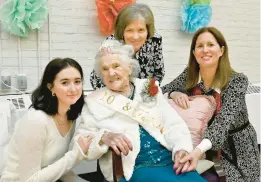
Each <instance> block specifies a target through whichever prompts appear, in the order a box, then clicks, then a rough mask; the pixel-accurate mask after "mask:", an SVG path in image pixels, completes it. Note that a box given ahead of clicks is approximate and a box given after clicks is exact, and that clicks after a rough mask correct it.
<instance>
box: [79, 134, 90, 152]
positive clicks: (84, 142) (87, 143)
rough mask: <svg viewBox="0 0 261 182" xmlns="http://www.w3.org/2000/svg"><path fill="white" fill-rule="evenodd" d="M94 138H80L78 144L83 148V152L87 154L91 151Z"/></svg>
mask: <svg viewBox="0 0 261 182" xmlns="http://www.w3.org/2000/svg"><path fill="white" fill-rule="evenodd" d="M92 139H93V136H92V135H88V136H80V137H79V139H78V141H77V142H78V144H79V146H80V147H81V149H82V151H83V152H84V153H87V152H88V150H89V146H90V144H91V142H92Z"/></svg>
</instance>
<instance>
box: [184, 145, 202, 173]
mask: <svg viewBox="0 0 261 182" xmlns="http://www.w3.org/2000/svg"><path fill="white" fill-rule="evenodd" d="M202 155H203V153H202V152H201V150H200V149H199V148H197V147H196V148H195V149H194V150H193V152H191V153H190V154H188V155H187V156H185V157H183V158H182V159H181V160H180V163H187V162H190V166H189V167H188V168H187V170H186V171H185V172H189V171H194V170H196V167H197V164H198V160H199V159H200V158H201V156H202ZM182 173H183V170H182Z"/></svg>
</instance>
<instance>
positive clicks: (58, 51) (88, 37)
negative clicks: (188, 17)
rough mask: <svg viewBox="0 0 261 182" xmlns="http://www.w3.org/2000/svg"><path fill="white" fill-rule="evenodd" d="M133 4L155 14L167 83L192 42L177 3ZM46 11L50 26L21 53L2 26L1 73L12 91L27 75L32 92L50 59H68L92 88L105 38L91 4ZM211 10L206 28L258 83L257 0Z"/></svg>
mask: <svg viewBox="0 0 261 182" xmlns="http://www.w3.org/2000/svg"><path fill="white" fill-rule="evenodd" d="M1 1H3V0H1ZM137 2H138V3H147V4H148V5H149V6H150V7H151V9H152V11H153V12H154V15H155V19H156V29H157V31H158V32H159V33H160V34H161V35H162V36H163V50H164V59H165V67H166V76H165V78H164V80H163V84H165V83H168V82H169V81H171V80H172V79H173V78H174V77H176V76H177V75H178V74H179V73H180V72H181V71H182V70H183V68H184V67H185V65H186V64H187V60H188V53H189V47H190V41H191V38H192V36H191V35H188V34H185V33H183V32H181V31H180V30H179V29H180V17H179V12H180V0H161V1H159V0H137ZM49 6H50V19H49V21H48V20H47V21H46V23H45V25H44V26H43V27H42V29H41V30H40V32H39V35H38V34H37V32H31V33H30V36H29V37H28V38H21V40H20V48H19V44H18V42H19V40H18V38H17V37H15V36H11V35H9V34H8V33H6V32H4V31H3V30H2V27H1V39H0V72H4V73H5V72H9V73H11V74H12V75H13V76H12V82H13V83H12V85H13V86H15V85H16V84H15V79H16V78H15V75H16V74H17V73H19V72H21V73H26V74H27V75H28V83H29V84H28V85H29V90H32V89H34V88H35V87H36V85H37V83H38V81H39V79H40V76H41V74H42V70H43V69H44V67H45V66H46V64H47V63H48V61H49V60H50V58H54V57H72V58H74V59H76V60H77V61H78V62H79V63H80V64H81V65H82V67H83V69H84V72H85V82H86V83H85V88H86V89H90V88H91V86H90V83H89V73H90V71H91V69H92V65H93V58H94V55H95V52H96V50H97V49H98V47H99V45H100V43H101V42H102V40H103V39H104V37H103V36H101V35H100V33H99V29H98V20H97V13H96V6H95V1H94V0H49ZM212 8H213V16H212V21H211V23H210V25H212V26H216V27H218V28H219V29H220V30H221V31H222V32H223V34H224V36H225V38H226V40H227V42H228V45H229V49H230V50H229V51H230V58H231V63H232V66H233V67H234V68H235V69H236V70H237V71H239V72H244V73H245V74H246V75H247V76H248V77H249V80H250V81H252V82H260V62H259V60H260V44H259V42H260V37H259V35H260V21H259V19H260V15H259V12H260V5H259V0H248V1H232V0H213V1H212ZM49 26H50V27H49ZM49 31H50V32H49ZM49 40H50V41H49ZM38 42H39V44H38ZM19 49H20V51H19ZM19 52H20V61H19ZM19 63H20V65H21V67H20V68H21V71H19Z"/></svg>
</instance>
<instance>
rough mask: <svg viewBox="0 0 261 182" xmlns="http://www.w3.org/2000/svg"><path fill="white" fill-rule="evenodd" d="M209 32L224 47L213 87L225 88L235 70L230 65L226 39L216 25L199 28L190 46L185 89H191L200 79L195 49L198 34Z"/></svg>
mask: <svg viewBox="0 0 261 182" xmlns="http://www.w3.org/2000/svg"><path fill="white" fill-rule="evenodd" d="M205 32H209V33H211V34H212V35H213V36H214V37H215V39H216V40H217V42H218V44H219V46H220V47H224V52H223V55H222V56H221V57H220V58H219V62H218V67H217V71H216V75H215V77H214V80H213V82H212V85H211V87H215V88H219V89H220V90H224V89H225V88H226V86H227V84H228V83H229V81H230V77H231V74H232V73H233V72H235V71H234V70H233V68H232V67H231V65H230V62H229V57H228V46H227V43H226V40H225V38H224V36H223V35H222V33H221V32H220V31H219V30H217V29H216V28H214V27H203V28H201V29H199V30H198V31H197V32H196V33H195V34H194V36H193V38H192V42H191V46H190V55H189V63H188V74H187V82H186V87H185V90H191V89H192V88H193V87H195V86H196V85H197V83H198V79H199V64H198V62H197V60H196V58H195V56H194V54H193V51H194V50H195V46H196V41H197V39H198V36H199V35H201V34H202V33H205Z"/></svg>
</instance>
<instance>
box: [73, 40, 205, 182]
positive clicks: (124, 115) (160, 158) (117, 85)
mask: <svg viewBox="0 0 261 182" xmlns="http://www.w3.org/2000/svg"><path fill="white" fill-rule="evenodd" d="M133 52H134V51H133V48H132V46H129V45H122V44H120V43H119V42H118V41H115V40H114V41H113V40H108V41H106V42H105V43H104V45H103V46H102V48H101V50H100V51H99V52H98V54H97V56H96V66H95V69H96V72H97V73H98V74H99V75H100V76H101V78H102V80H103V82H104V83H105V85H106V87H104V88H101V89H99V90H96V91H94V92H93V93H92V94H90V95H88V97H87V98H86V100H85V101H86V105H85V106H84V108H83V111H82V117H83V121H82V123H80V128H81V129H80V130H79V132H80V134H81V135H84V136H87V135H94V137H93V140H92V142H91V144H90V147H89V150H88V153H87V154H86V158H87V159H89V160H93V159H99V158H100V160H99V162H100V166H101V171H102V173H103V174H104V176H105V178H106V179H107V180H108V181H112V180H113V179H112V164H111V163H112V159H111V151H110V150H108V149H109V148H112V149H113V150H114V151H115V152H116V153H117V154H118V155H122V161H123V172H124V178H122V179H121V181H130V182H135V181H139V182H147V181H153V182H157V181H158V182H162V181H165V182H170V181H171V182H175V181H183V182H189V181H197V182H200V181H205V180H204V179H203V178H201V177H200V175H199V174H198V173H197V172H196V171H193V172H187V173H185V174H181V175H177V174H176V173H179V171H180V170H185V171H186V169H187V168H188V167H189V163H185V164H180V163H179V160H180V159H181V158H182V156H184V155H187V154H188V153H189V152H191V151H192V141H191V136H190V132H189V130H188V128H187V126H186V124H185V122H184V121H183V120H182V119H181V118H180V117H179V115H178V114H177V113H176V112H174V111H173V109H172V108H171V106H170V105H169V104H168V103H167V101H166V100H165V99H164V96H163V95H162V93H161V91H160V90H159V87H158V86H157V84H155V79H143V80H141V79H137V78H134V77H133V76H134V75H135V73H136V71H135V68H136V67H137V65H136V64H137V63H136V61H135V60H134V59H132V55H133ZM76 139H77V137H76ZM174 163H175V164H174ZM175 172H176V173H175ZM148 174H149V175H148Z"/></svg>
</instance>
